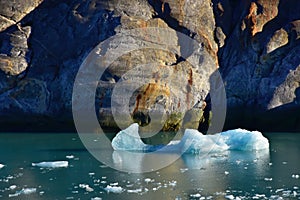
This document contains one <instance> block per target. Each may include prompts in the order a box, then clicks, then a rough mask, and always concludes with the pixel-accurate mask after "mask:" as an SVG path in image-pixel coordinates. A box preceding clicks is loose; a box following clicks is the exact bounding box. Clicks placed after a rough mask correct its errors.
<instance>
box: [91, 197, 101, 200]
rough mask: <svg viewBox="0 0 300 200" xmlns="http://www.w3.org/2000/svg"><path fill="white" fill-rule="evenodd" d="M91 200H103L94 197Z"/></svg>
mask: <svg viewBox="0 0 300 200" xmlns="http://www.w3.org/2000/svg"><path fill="white" fill-rule="evenodd" d="M91 200H102V198H100V197H93V198H91Z"/></svg>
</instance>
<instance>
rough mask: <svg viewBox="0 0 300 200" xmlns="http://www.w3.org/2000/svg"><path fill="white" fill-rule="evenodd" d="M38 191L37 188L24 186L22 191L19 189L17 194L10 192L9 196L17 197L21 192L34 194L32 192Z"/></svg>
mask: <svg viewBox="0 0 300 200" xmlns="http://www.w3.org/2000/svg"><path fill="white" fill-rule="evenodd" d="M35 192H36V188H23V189H22V190H20V191H17V192H16V193H15V194H9V195H8V197H17V196H19V195H21V194H25V195H27V194H32V193H35Z"/></svg>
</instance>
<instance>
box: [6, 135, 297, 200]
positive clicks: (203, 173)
mask: <svg viewBox="0 0 300 200" xmlns="http://www.w3.org/2000/svg"><path fill="white" fill-rule="evenodd" d="M265 136H266V137H268V138H269V140H270V145H271V146H270V149H269V150H267V151H260V152H239V151H231V152H227V153H222V154H211V155H209V156H208V157H207V158H206V159H200V158H199V156H195V155H183V156H182V157H181V158H180V159H179V160H177V161H176V162H175V163H173V164H172V165H170V166H169V167H166V168H164V169H161V170H159V171H154V172H151V173H144V174H135V173H126V172H120V171H117V170H114V169H111V168H109V167H106V166H105V165H103V164H102V163H100V162H99V161H97V160H96V159H95V158H94V157H93V156H91V155H90V153H89V152H88V151H86V149H85V147H84V146H83V145H82V143H81V141H80V139H79V137H78V136H77V135H76V134H11V133H10V134H0V163H1V164H3V165H5V166H4V167H3V168H2V169H0V199H178V200H179V199H300V178H299V175H300V159H299V158H300V156H299V155H300V134H297V133H267V134H265ZM66 156H67V157H66ZM114 156H115V157H116V155H114ZM170 156H171V155H170ZM117 157H118V158H121V159H123V160H126V159H127V160H128V162H125V163H124V165H134V166H135V167H136V168H139V167H141V165H142V162H141V161H139V160H134V159H132V158H130V157H128V158H127V157H126V155H123V154H122V153H117ZM58 160H66V161H69V166H68V167H67V168H56V169H42V168H39V167H32V166H31V163H33V162H41V161H58ZM87 185H88V187H87ZM108 185H110V186H111V187H113V188H114V189H112V190H113V191H111V192H108V191H107V190H106V189H105V188H107V186H108ZM26 188H27V189H28V190H27V191H26V190H23V192H20V191H21V190H22V189H26ZM115 192H119V193H115ZM26 193H28V194H26Z"/></svg>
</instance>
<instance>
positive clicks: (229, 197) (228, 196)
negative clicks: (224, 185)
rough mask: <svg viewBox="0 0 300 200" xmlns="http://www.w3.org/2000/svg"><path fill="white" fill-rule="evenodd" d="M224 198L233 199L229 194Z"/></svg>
mask: <svg viewBox="0 0 300 200" xmlns="http://www.w3.org/2000/svg"><path fill="white" fill-rule="evenodd" d="M225 198H226V199H234V196H233V195H232V194H230V195H225Z"/></svg>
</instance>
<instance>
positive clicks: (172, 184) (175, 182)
mask: <svg viewBox="0 0 300 200" xmlns="http://www.w3.org/2000/svg"><path fill="white" fill-rule="evenodd" d="M176 184H177V181H174V180H173V181H171V182H169V186H171V187H175V186H176Z"/></svg>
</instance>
